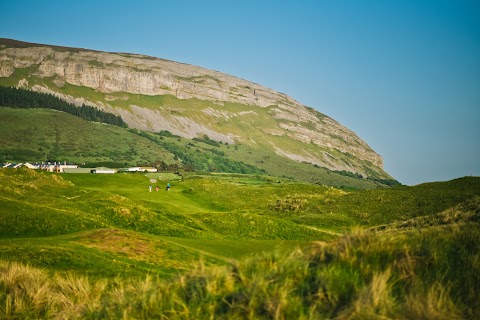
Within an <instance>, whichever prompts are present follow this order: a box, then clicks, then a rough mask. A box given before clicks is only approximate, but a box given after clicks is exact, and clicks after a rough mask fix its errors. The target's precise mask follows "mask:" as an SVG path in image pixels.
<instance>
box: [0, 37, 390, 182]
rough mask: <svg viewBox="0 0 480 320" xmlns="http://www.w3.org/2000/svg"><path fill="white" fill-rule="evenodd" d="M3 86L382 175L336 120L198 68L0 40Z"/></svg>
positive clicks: (377, 162) (377, 159) (138, 124)
mask: <svg viewBox="0 0 480 320" xmlns="http://www.w3.org/2000/svg"><path fill="white" fill-rule="evenodd" d="M2 79H4V81H3V82H1V80H2ZM9 81H10V82H9ZM9 83H10V84H14V85H16V86H23V87H27V88H30V89H33V90H37V91H43V92H49V93H52V94H56V95H58V96H60V97H62V98H64V99H66V100H69V101H72V102H75V103H77V104H79V103H88V104H91V105H95V106H97V107H99V108H102V109H104V110H106V111H109V112H113V113H116V114H118V115H120V116H121V117H122V118H123V119H124V121H125V122H127V123H128V124H129V126H130V127H134V128H139V129H143V130H149V131H160V130H168V131H170V132H172V133H174V134H178V135H180V136H184V137H190V138H192V137H196V136H202V135H203V134H206V135H208V136H209V137H210V138H212V139H215V140H219V141H223V142H228V143H231V144H234V143H239V142H240V143H247V144H252V146H254V145H262V146H264V147H270V148H272V150H275V153H276V154H278V155H280V156H283V157H287V158H289V159H292V160H295V161H301V162H308V163H312V164H316V165H319V166H322V167H326V168H329V169H331V170H346V171H350V172H359V173H361V174H363V175H365V176H366V175H368V173H367V171H368V170H366V169H365V164H364V163H365V162H368V163H370V164H372V165H373V166H375V167H377V168H378V169H379V171H381V172H383V171H382V167H383V159H382V157H381V156H379V155H378V154H377V153H376V152H374V151H373V150H372V149H371V148H370V147H369V146H368V145H367V144H366V143H365V142H364V141H362V140H361V139H360V138H359V137H358V136H357V135H356V134H355V133H354V132H352V131H351V130H349V129H348V128H346V127H344V126H342V125H340V124H339V123H338V122H336V121H335V120H333V119H331V118H329V117H327V116H325V115H323V114H321V113H319V112H318V111H316V110H314V109H312V108H309V107H306V106H304V105H302V104H300V103H299V102H297V101H296V100H294V99H293V98H291V97H289V96H288V95H286V94H283V93H280V92H277V91H275V90H272V89H269V88H266V87H264V86H261V85H258V84H255V83H252V82H249V81H246V80H243V79H239V78H236V77H234V76H230V75H227V74H224V73H221V72H217V71H212V70H208V69H205V68H201V67H197V66H192V65H188V64H183V63H178V62H174V61H168V60H164V59H159V58H154V57H149V56H144V55H138V54H125V53H108V52H99V51H93V50H84V49H74V48H64V47H55V46H48V45H40V44H31V43H25V42H18V41H13V40H8V39H0V84H1V85H7V84H9ZM72 88H79V90H74V89H72ZM85 88H86V89H85ZM80 89H82V90H80ZM139 97H140V98H139ZM167 97H168V99H167ZM156 98H158V99H157V100H151V99H156ZM146 101H148V102H146ZM261 119H263V120H262V121H260V120H261ZM228 123H231V124H233V125H232V126H230V127H229V126H228V125H227V124H228ZM253 133H256V134H253ZM292 142H295V144H294V143H292Z"/></svg>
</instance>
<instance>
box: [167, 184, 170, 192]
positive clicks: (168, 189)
mask: <svg viewBox="0 0 480 320" xmlns="http://www.w3.org/2000/svg"><path fill="white" fill-rule="evenodd" d="M166 190H167V191H170V182H169V183H167V189H166Z"/></svg>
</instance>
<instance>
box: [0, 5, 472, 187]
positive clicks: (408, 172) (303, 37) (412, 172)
mask: <svg viewBox="0 0 480 320" xmlns="http://www.w3.org/2000/svg"><path fill="white" fill-rule="evenodd" d="M0 37H4V38H13V39H17V40H22V41H28V42H38V43H46V44H55V45H62V46H72V47H81V48H88V49H96V50H103V51H112V52H131V53H142V54H147V55H151V56H155V57H161V58H165V59H170V60H174V61H179V62H184V63H189V64H193V65H198V66H202V67H206V68H209V69H213V70H218V71H221V72H225V73H228V74H231V75H234V76H237V77H240V78H243V79H246V80H250V81H253V82H256V83H259V84H262V85H265V86H267V87H270V88H272V89H274V90H277V91H280V92H284V93H286V94H288V95H290V96H291V97H293V98H295V99H296V100H298V101H299V102H301V103H303V104H305V105H307V106H310V107H313V108H315V109H317V110H318V111H320V112H322V113H324V114H326V115H328V116H330V117H332V118H334V119H335V120H337V121H338V122H340V123H341V124H343V125H345V126H347V127H348V128H350V129H351V130H353V131H354V132H356V133H357V134H358V135H359V136H360V137H361V138H362V139H363V140H365V141H366V142H367V143H368V144H369V145H370V146H371V147H372V148H373V149H374V150H375V151H376V152H378V153H379V154H380V155H382V156H383V157H384V163H385V170H386V171H387V172H388V173H389V174H391V175H392V176H393V177H394V178H396V179H397V180H399V181H400V182H402V183H404V184H408V185H413V184H418V183H422V182H429V181H443V180H449V179H453V178H457V177H462V176H467V175H474V176H480V1H478V0H431V1H428V0H402V1H386V0H362V1H358V0H345V1H342V0H317V1H302V0H296V1H290V0H283V1H268V0H266V1H261V0H258V1H252V0H242V1H192V0H178V1H144V0H137V1H91V0H83V1H22V0H16V1H5V0H0Z"/></svg>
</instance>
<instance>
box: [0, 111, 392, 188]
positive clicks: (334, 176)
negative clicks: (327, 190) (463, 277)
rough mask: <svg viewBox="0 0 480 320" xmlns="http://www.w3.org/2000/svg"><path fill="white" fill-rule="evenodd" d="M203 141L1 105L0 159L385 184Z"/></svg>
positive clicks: (343, 184) (359, 184) (366, 185)
mask: <svg viewBox="0 0 480 320" xmlns="http://www.w3.org/2000/svg"><path fill="white" fill-rule="evenodd" d="M208 142H209V141H205V140H202V139H198V140H191V139H184V138H180V137H175V136H173V137H172V136H162V135H159V134H153V133H148V132H144V131H140V130H137V129H124V128H119V127H115V126H110V125H106V124H101V123H97V122H88V121H85V120H83V119H80V118H77V117H74V116H72V115H70V114H66V113H63V112H59V111H55V110H45V109H27V110H26V109H11V108H3V107H0V162H4V161H10V162H25V161H39V162H42V161H51V162H53V161H59V162H64V161H67V162H68V161H69V162H74V163H78V164H83V163H85V165H86V166H102V165H104V166H114V167H126V166H136V165H156V166H158V168H159V169H161V170H165V169H168V170H178V169H180V170H182V171H185V170H188V171H192V170H193V171H203V172H212V171H213V172H238V173H257V174H261V173H267V174H270V175H273V176H278V177H283V178H290V179H295V180H301V181H308V182H312V183H319V184H323V185H332V186H337V187H346V188H359V189H371V188H377V187H385V185H384V184H383V183H382V182H377V181H374V180H369V179H357V178H352V177H349V176H345V175H342V174H339V173H335V172H332V171H328V170H326V169H324V168H320V167H315V166H313V165H311V164H307V163H301V162H296V161H292V160H288V159H286V158H284V157H279V156H278V155H276V154H275V153H272V152H271V151H268V149H267V150H265V151H259V150H255V149H252V148H251V147H250V146H248V145H242V144H236V145H227V144H218V143H216V144H211V143H208Z"/></svg>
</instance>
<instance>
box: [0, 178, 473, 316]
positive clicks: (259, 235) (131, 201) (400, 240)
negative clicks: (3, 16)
mask: <svg viewBox="0 0 480 320" xmlns="http://www.w3.org/2000/svg"><path fill="white" fill-rule="evenodd" d="M152 177H155V178H156V179H158V181H157V184H158V185H159V186H160V187H161V188H160V191H152V192H149V191H148V185H149V183H150V182H149V179H151V178H152ZM172 178H176V180H172ZM0 181H1V184H0V207H1V208H2V211H1V212H2V214H1V215H0V317H3V318H36V319H49V318H55V317H62V318H68V319H76V318H82V319H85V318H87V319H90V318H92V319H93V318H97V319H98V318H101V319H103V318H119V317H120V318H121V317H127V318H139V319H150V318H167V317H170V318H185V319H198V318H200V319H204V318H211V317H213V318H238V317H240V318H244V317H246V318H250V319H257V318H261V319H267V318H291V317H294V318H300V319H311V318H314V319H316V318H342V319H343V318H372V317H380V316H381V317H389V318H392V317H393V318H445V319H447V318H448V319H451V318H466V319H474V318H475V315H477V314H478V312H480V305H479V304H478V299H477V296H478V294H479V293H480V292H478V288H480V278H479V277H478V275H479V274H480V263H479V261H480V260H478V257H479V256H480V246H479V243H480V242H479V241H478V240H480V228H479V223H480V198H479V196H480V178H477V177H465V178H461V179H456V180H452V181H448V182H437V183H428V184H422V185H418V186H414V187H406V186H402V187H397V188H391V189H387V190H382V189H378V190H364V191H360V190H359V191H349V192H346V191H342V190H339V189H335V188H331V187H325V186H319V185H315V184H308V183H298V182H291V181H289V180H278V179H273V178H271V177H269V176H262V175H242V174H234V175H232V174H213V175H212V174H209V175H192V176H187V177H186V178H185V177H184V178H183V179H179V178H178V177H175V176H174V175H171V174H168V173H166V174H163V177H162V173H160V174H158V175H157V174H155V175H153V174H116V175H93V174H53V173H45V172H37V171H32V170H28V169H16V170H13V169H2V170H0ZM167 182H170V183H171V186H172V188H171V190H170V191H166V190H164V186H165V185H166V183H167ZM458 268H461V270H462V272H458ZM39 288H43V289H41V290H40V289H39ZM60 297H61V298H60ZM69 306H75V308H72V307H69Z"/></svg>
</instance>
